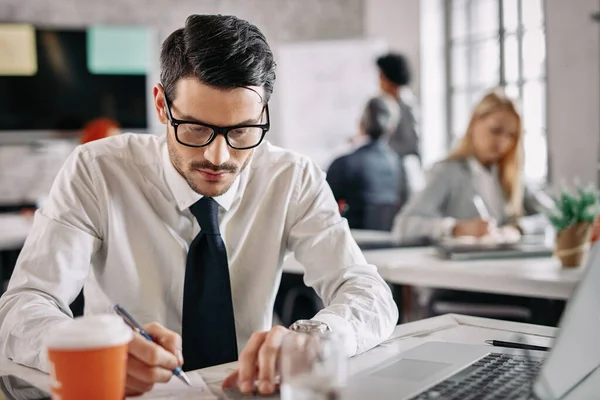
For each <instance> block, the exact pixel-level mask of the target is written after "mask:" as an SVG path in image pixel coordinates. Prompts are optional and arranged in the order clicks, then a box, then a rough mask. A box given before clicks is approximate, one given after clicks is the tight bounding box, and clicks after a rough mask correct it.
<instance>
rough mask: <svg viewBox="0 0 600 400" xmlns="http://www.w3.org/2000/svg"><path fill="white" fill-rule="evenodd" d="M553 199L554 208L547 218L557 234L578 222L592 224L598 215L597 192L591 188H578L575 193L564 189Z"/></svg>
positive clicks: (599, 201)
mask: <svg viewBox="0 0 600 400" xmlns="http://www.w3.org/2000/svg"><path fill="white" fill-rule="evenodd" d="M553 199H554V204H555V206H556V207H555V209H553V210H552V211H550V212H549V214H548V218H549V219H550V222H551V223H552V225H553V226H554V228H555V229H556V231H557V232H560V231H562V230H563V229H565V228H567V227H569V226H571V225H575V224H578V223H580V222H589V223H593V222H594V219H595V218H596V216H597V215H598V214H599V213H600V199H599V197H598V191H597V190H596V189H594V188H592V187H589V188H586V189H584V188H581V187H580V188H578V189H577V193H571V192H570V191H568V190H566V189H565V190H563V191H562V192H561V194H560V195H558V196H554V197H553Z"/></svg>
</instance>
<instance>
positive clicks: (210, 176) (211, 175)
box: [196, 169, 227, 182]
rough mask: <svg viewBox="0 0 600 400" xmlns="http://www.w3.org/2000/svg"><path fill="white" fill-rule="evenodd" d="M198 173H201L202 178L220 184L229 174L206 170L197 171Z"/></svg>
mask: <svg viewBox="0 0 600 400" xmlns="http://www.w3.org/2000/svg"><path fill="white" fill-rule="evenodd" d="M196 171H198V173H200V176H202V178H203V179H204V180H207V181H210V182H218V181H220V180H222V179H224V178H225V175H226V174H227V171H219V172H215V171H211V170H206V169H197V170H196Z"/></svg>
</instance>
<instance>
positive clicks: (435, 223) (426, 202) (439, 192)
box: [392, 164, 456, 242]
mask: <svg viewBox="0 0 600 400" xmlns="http://www.w3.org/2000/svg"><path fill="white" fill-rule="evenodd" d="M452 185H453V182H452V176H450V175H449V174H448V173H446V172H445V168H444V166H443V165H442V164H438V165H436V166H434V167H433V169H432V170H431V172H430V174H429V179H428V182H427V185H426V186H425V188H424V189H423V190H421V191H419V192H417V193H414V194H413V196H412V197H411V199H410V200H409V202H408V204H407V205H406V206H405V207H404V208H403V209H402V211H401V212H400V213H399V214H398V215H397V216H396V218H395V219H394V227H393V229H392V231H393V234H394V236H395V237H396V238H397V239H398V240H399V241H408V242H410V241H412V240H418V239H422V238H427V239H433V240H437V239H440V238H442V237H445V236H452V230H453V228H454V226H455V224H456V220H454V219H453V218H449V217H446V216H445V215H444V213H443V208H444V205H445V203H446V201H447V199H448V196H449V194H450V188H451V187H452Z"/></svg>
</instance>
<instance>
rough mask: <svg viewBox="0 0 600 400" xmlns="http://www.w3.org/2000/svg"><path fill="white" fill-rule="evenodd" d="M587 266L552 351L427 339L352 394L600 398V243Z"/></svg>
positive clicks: (370, 374)
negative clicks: (572, 393)
mask: <svg viewBox="0 0 600 400" xmlns="http://www.w3.org/2000/svg"><path fill="white" fill-rule="evenodd" d="M585 268H586V272H585V274H584V276H583V278H582V279H581V282H580V284H579V285H578V287H577V290H576V291H575V293H574V294H573V295H572V297H571V299H570V300H569V302H568V304H567V307H566V309H565V312H564V314H563V317H562V319H561V322H560V326H559V331H558V336H557V337H556V339H555V341H554V345H553V347H552V349H551V350H550V351H549V352H545V351H525V350H516V349H506V348H501V347H492V346H487V345H469V344H459V343H447V342H428V343H425V344H422V345H420V346H417V347H415V348H414V349H411V350H409V351H407V352H404V353H402V354H400V355H398V356H396V357H393V358H392V359H390V360H389V361H388V362H386V363H384V364H382V365H378V366H377V367H374V368H373V369H370V370H368V371H366V372H364V373H362V374H360V375H359V376H357V377H353V378H352V383H351V384H350V385H349V387H348V388H347V389H348V390H347V396H346V397H347V398H349V399H378V400H379V399H382V400H383V399H411V400H412V399H415V400H416V399H418V400H422V399H460V400H467V399H484V400H487V399H494V400H495V399H498V400H500V399H502V400H505V399H506V400H510V399H539V400H547V399H563V398H572V399H576V398H577V399H579V398H600V394H599V393H600V290H598V288H599V287H600V245H596V246H594V247H593V248H592V249H591V251H590V255H589V257H588V262H587V265H586V267H585ZM486 339H494V338H486ZM590 375H593V377H591V378H590V379H586V378H588V376H590ZM577 386H582V387H583V386H585V390H586V391H587V393H595V395H594V396H592V397H586V396H585V395H581V394H577V395H573V396H571V397H569V396H568V395H569V394H570V393H571V392H572V391H573V390H578V391H579V390H583V389H582V388H581V387H580V388H577ZM588 396H589V395H588Z"/></svg>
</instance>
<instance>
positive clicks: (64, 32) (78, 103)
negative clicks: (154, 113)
mask: <svg viewBox="0 0 600 400" xmlns="http://www.w3.org/2000/svg"><path fill="white" fill-rule="evenodd" d="M7 25H8V24H7ZM2 26H3V25H2V24H0V54H1V53H2V51H3V48H2V43H5V45H6V46H5V47H4V51H5V52H7V53H8V52H10V51H11V50H12V51H13V52H14V51H17V50H19V54H21V50H22V49H24V48H26V47H27V46H30V47H31V52H33V49H35V57H33V58H34V59H35V62H36V63H37V65H36V66H35V68H31V67H30V68H28V70H27V73H19V71H16V72H15V68H14V67H12V69H10V70H9V69H8V68H6V69H5V71H9V72H4V73H2V72H1V71H3V69H2V68H0V131H8V132H15V131H39V130H41V131H48V130H50V131H54V130H57V131H68V130H78V129H81V128H82V127H83V125H84V124H85V123H86V122H88V121H90V120H92V119H95V118H98V117H108V118H111V119H114V120H116V121H117V122H118V123H119V124H120V125H121V126H122V127H123V128H125V129H140V130H142V129H146V128H147V127H148V115H147V113H148V106H147V84H146V77H147V74H148V68H149V63H150V35H149V34H148V32H146V30H145V29H144V28H141V27H139V28H138V27H129V28H127V27H114V28H111V27H93V28H88V29H60V28H59V29H56V28H44V27H35V28H34V31H35V34H32V35H29V36H30V38H29V39H26V38H27V37H28V36H27V35H24V34H21V35H20V36H19V37H18V38H16V36H15V34H14V31H15V30H14V29H5V30H4V34H3V30H2ZM12 28H14V26H13V27H12ZM19 32H21V31H19ZM15 38H16V39H15ZM24 38H25V39H24ZM11 40H12V41H15V40H20V41H21V42H19V43H18V44H17V43H12V42H10V41H11ZM23 41H27V43H23ZM10 43H12V45H11V46H9V44H10ZM4 56H5V57H6V54H5V55H4ZM29 59H31V57H29V58H28V60H29ZM0 63H2V61H1V60H0ZM13 64H14V63H13ZM0 66H1V65H0ZM10 71H13V72H10Z"/></svg>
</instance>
